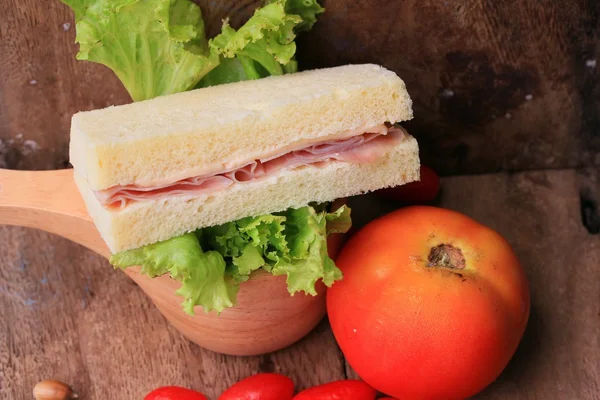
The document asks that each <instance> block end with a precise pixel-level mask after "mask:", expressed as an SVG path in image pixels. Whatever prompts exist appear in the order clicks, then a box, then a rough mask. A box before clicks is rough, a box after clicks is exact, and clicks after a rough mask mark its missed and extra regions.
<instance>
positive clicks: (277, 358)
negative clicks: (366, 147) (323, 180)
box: [0, 170, 600, 400]
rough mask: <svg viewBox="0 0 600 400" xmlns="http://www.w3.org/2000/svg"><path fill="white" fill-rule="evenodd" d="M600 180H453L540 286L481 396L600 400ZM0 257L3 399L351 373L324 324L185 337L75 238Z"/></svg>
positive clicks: (454, 205) (371, 204)
mask: <svg viewBox="0 0 600 400" xmlns="http://www.w3.org/2000/svg"><path fill="white" fill-rule="evenodd" d="M599 179H600V171H597V170H581V171H574V170H562V171H547V172H527V173H519V174H512V175H507V174H495V175H483V176H471V177H458V178H448V179H445V180H444V182H443V183H444V184H443V193H442V197H441V200H440V205H442V206H445V207H449V208H451V209H455V210H458V211H461V212H465V213H466V214H468V215H470V216H472V217H474V218H476V219H477V220H479V221H481V222H482V223H485V224H487V225H489V226H491V227H493V228H495V229H496V230H498V231H499V232H500V233H501V234H503V235H504V236H505V237H507V239H508V240H509V241H510V242H511V243H512V244H513V246H514V247H515V250H516V251H517V253H518V255H519V257H520V259H521V261H522V262H523V264H524V266H525V269H526V271H527V275H528V278H529V280H530V285H531V290H532V305H533V306H532V316H531V321H530V324H529V326H528V329H527V332H526V335H525V338H524V340H523V343H522V345H521V347H520V348H519V350H518V352H517V354H516V355H515V357H514V359H513V360H512V361H511V363H510V365H509V366H508V368H507V369H506V370H505V372H504V373H503V374H502V375H501V377H500V378H499V379H498V381H497V382H496V383H494V384H493V385H492V386H491V387H490V388H489V389H487V390H486V391H485V392H484V393H482V394H481V395H479V396H477V398H478V399H505V398H511V399H538V398H552V399H557V400H562V399H565V400H567V399H582V400H594V399H598V398H599V397H598V394H599V393H600V390H599V389H600V364H599V363H598V360H600V303H598V301H597V299H598V298H599V297H600V269H599V268H598V265H600V234H593V233H591V232H590V231H589V229H588V228H589V226H588V227H586V225H584V221H585V218H583V215H592V217H591V218H592V219H593V218H596V217H594V216H593V215H596V216H597V212H598V209H597V206H590V207H591V208H590V210H592V211H590V212H589V213H588V214H582V212H581V210H582V208H581V204H582V203H581V198H582V193H585V192H586V190H587V189H586V188H591V189H590V192H589V193H588V194H586V196H587V199H588V203H594V204H598V201H599V200H600V197H598V193H597V190H598V185H597V183H598V181H599ZM594 190H595V191H596V192H593V191H594ZM351 205H353V206H354V210H355V212H354V215H355V220H356V222H357V224H358V225H362V224H363V223H365V222H366V221H368V220H370V219H371V218H373V217H375V216H377V215H381V213H384V212H387V211H390V210H392V209H393V208H394V207H395V206H394V204H392V203H389V202H383V201H381V200H379V199H376V198H375V197H373V196H364V197H361V198H356V199H353V201H352V204H351ZM358 205H362V207H360V208H359V207H357V206H358ZM359 210H360V211H359ZM0 260H1V261H0V317H1V319H2V320H3V321H8V323H4V324H1V325H0V398H14V399H28V398H29V397H28V396H29V394H30V391H31V389H32V388H33V385H34V384H35V383H36V382H37V381H38V380H41V379H44V378H57V379H62V380H64V381H65V382H68V383H70V384H72V385H74V387H75V388H76V389H77V390H78V391H79V392H80V394H82V396H83V398H86V399H104V398H123V399H139V398H141V397H142V395H143V394H144V393H146V392H148V391H149V390H151V389H152V388H154V387H157V386H160V385H167V384H177V385H184V386H189V387H192V388H196V389H199V390H203V391H204V392H205V393H206V394H208V395H209V396H211V398H215V397H216V396H217V395H218V394H219V393H220V392H221V391H222V390H223V389H224V388H225V387H227V385H229V384H231V383H232V382H234V381H236V380H238V379H240V378H242V377H244V376H247V375H249V374H251V373H255V372H259V371H277V372H281V373H284V374H288V375H290V376H291V377H293V379H294V380H295V381H296V382H297V386H298V388H304V387H308V386H311V385H314V384H319V383H324V382H328V381H332V380H335V379H340V378H342V377H344V375H345V374H347V375H348V376H351V377H352V376H354V374H353V372H352V370H351V368H350V367H349V366H346V370H345V368H344V362H343V358H342V356H341V353H340V351H339V349H338V347H337V346H336V344H335V341H334V339H333V336H332V334H331V332H330V330H329V327H328V325H327V323H326V321H324V322H323V323H322V324H321V325H319V327H318V328H317V329H316V330H315V331H314V332H313V333H312V334H311V335H309V336H308V337H307V338H305V339H303V340H302V341H301V342H299V343H297V344H295V345H293V346H291V347H289V348H287V349H285V350H282V351H279V352H276V353H273V354H269V355H267V356H263V357H249V358H240V357H227V356H221V355H217V354H214V353H211V352H208V351H205V350H203V349H201V348H199V347H198V346H195V345H192V344H191V343H190V342H189V341H187V340H185V339H184V338H183V337H182V336H181V335H179V334H178V333H177V332H176V331H175V330H174V329H173V328H171V327H170V326H169V325H168V324H167V323H166V322H165V320H164V318H163V317H162V316H161V315H160V314H159V313H158V311H157V310H156V309H155V308H154V306H153V305H152V304H151V303H150V301H149V300H148V299H147V298H146V297H145V295H144V294H143V293H142V291H141V290H140V289H139V288H138V287H136V286H135V285H133V284H132V283H131V281H130V280H129V279H128V278H127V277H126V276H125V275H124V274H122V273H121V272H118V271H113V270H112V268H111V267H110V266H109V265H108V264H107V262H106V261H104V260H103V259H101V258H100V257H99V256H96V255H95V254H93V253H92V252H90V251H88V250H85V249H83V248H81V247H80V246H78V245H75V244H73V243H71V242H69V241H67V240H65V239H61V238H58V237H56V236H52V235H49V234H45V233H42V232H38V231H34V230H29V229H24V228H13V227H0Z"/></svg>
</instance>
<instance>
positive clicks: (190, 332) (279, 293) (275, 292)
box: [0, 169, 343, 355]
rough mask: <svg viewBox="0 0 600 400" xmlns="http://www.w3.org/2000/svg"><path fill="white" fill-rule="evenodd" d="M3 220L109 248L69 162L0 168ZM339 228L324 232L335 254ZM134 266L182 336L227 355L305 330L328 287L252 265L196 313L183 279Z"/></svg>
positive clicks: (278, 344)
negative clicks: (308, 286) (227, 297)
mask: <svg viewBox="0 0 600 400" xmlns="http://www.w3.org/2000/svg"><path fill="white" fill-rule="evenodd" d="M0 224H4V225H17V226H25V227H30V228H36V229H41V230H44V231H47V232H50V233H54V234H57V235H60V236H63V237H65V238H67V239H70V240H72V241H74V242H76V243H79V244H81V245H83V246H85V247H87V248H89V249H91V250H93V251H95V252H96V253H98V254H100V255H102V256H104V257H105V258H108V257H109V256H110V252H109V250H108V248H107V247H106V245H105V243H104V241H103V240H102V238H101V237H100V234H99V233H98V231H97V229H96V227H95V225H94V223H93V222H92V220H91V218H90V217H89V215H88V213H87V210H86V208H85V205H84V203H83V200H82V199H81V196H80V194H79V192H78V190H77V188H76V186H75V183H74V181H73V171H72V170H71V169H66V170H56V171H11V170H3V169H0ZM342 241H343V235H331V236H330V237H329V239H328V244H329V251H330V256H331V257H332V258H335V256H336V255H337V252H338V251H339V248H340V246H341V244H342ZM139 270H140V269H139V267H131V268H127V269H125V270H124V272H125V273H126V274H127V275H128V276H129V277H130V278H131V279H133V280H134V281H135V282H136V283H137V284H138V285H139V286H140V287H141V288H142V290H143V291H144V292H145V293H146V294H147V295H148V296H149V297H150V299H152V302H153V303H154V304H155V305H156V307H157V308H158V309H159V310H160V312H161V313H162V314H163V315H164V316H165V318H166V319H167V320H168V321H169V322H170V323H171V324H172V325H173V326H174V327H175V328H176V329H177V330H179V331H180V332H181V333H182V334H183V335H184V336H186V337H187V338H188V339H190V340H191V341H192V342H194V343H196V344H198V345H200V346H201V347H204V348H206V349H209V350H212V351H215V352H218V353H223V354H231V355H257V354H264V353H269V352H272V351H276V350H279V349H282V348H285V347H287V346H289V345H291V344H293V343H294V342H296V341H298V340H299V339H301V338H302V337H304V336H305V335H307V334H308V333H309V332H310V331H311V330H312V329H313V328H314V327H315V326H316V325H317V324H318V323H319V321H320V320H321V319H322V318H323V317H324V316H325V289H326V287H325V286H324V285H323V284H322V283H321V282H319V284H318V285H317V292H318V295H317V296H311V295H305V294H303V293H297V294H295V295H294V296H291V295H290V294H289V292H288V291H287V285H286V282H285V277H283V276H278V277H274V276H272V275H271V274H268V273H266V272H264V271H257V272H255V273H254V274H253V275H251V277H250V279H249V280H248V281H247V282H244V283H242V284H241V286H240V290H239V292H238V295H237V304H236V306H235V307H232V308H228V309H226V310H224V311H223V312H222V313H221V314H219V315H217V314H216V313H215V312H211V313H205V312H204V311H203V310H202V308H201V307H196V309H195V310H194V311H195V315H193V316H191V315H188V314H186V313H185V312H184V311H183V309H182V308H181V303H182V301H183V298H182V297H180V296H177V295H176V294H175V291H176V290H177V289H178V287H179V285H180V283H179V282H177V281H175V280H173V279H171V278H170V277H168V276H166V275H163V276H161V277H157V278H153V279H151V278H149V277H147V276H145V275H142V274H140V272H139Z"/></svg>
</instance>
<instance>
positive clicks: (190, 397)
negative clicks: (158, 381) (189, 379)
mask: <svg viewBox="0 0 600 400" xmlns="http://www.w3.org/2000/svg"><path fill="white" fill-rule="evenodd" d="M144 400H208V398H207V397H206V396H205V395H203V394H202V393H199V392H196V391H194V390H191V389H186V388H182V387H179V386H163V387H160V388H158V389H154V390H153V391H151V392H150V393H148V394H147V395H146V397H144Z"/></svg>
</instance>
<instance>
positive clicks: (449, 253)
mask: <svg viewBox="0 0 600 400" xmlns="http://www.w3.org/2000/svg"><path fill="white" fill-rule="evenodd" d="M428 261H429V264H427V266H428V267H439V268H449V269H464V268H465V265H466V262H465V257H464V256H463V253H462V251H461V250H460V249H459V248H458V247H454V246H452V245H450V244H440V245H438V246H436V247H434V248H432V249H431V252H430V253H429V257H428Z"/></svg>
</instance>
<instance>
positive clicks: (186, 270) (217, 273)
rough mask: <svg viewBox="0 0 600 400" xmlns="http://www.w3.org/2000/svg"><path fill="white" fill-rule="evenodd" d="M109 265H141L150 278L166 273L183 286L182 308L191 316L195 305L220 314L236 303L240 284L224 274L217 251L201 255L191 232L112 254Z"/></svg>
mask: <svg viewBox="0 0 600 400" xmlns="http://www.w3.org/2000/svg"><path fill="white" fill-rule="evenodd" d="M110 263H111V264H112V265H113V266H115V267H118V268H126V267H130V266H134V265H139V266H141V273H142V274H145V275H148V276H149V277H151V278H154V277H157V276H160V275H164V274H169V275H170V276H171V278H173V279H176V280H178V281H179V282H181V283H182V285H181V287H180V288H179V289H178V290H177V294H178V295H181V296H183V298H184V302H183V309H184V310H185V311H186V312H187V313H189V314H193V313H194V307H195V306H197V305H198V306H201V307H202V308H203V309H204V310H205V311H206V312H210V311H212V310H215V311H217V312H218V313H220V312H221V311H223V310H224V309H225V308H227V307H232V306H233V305H234V304H235V299H236V294H237V291H238V289H239V285H238V284H237V283H236V282H234V280H233V278H232V277H230V276H228V275H227V274H226V273H225V268H226V264H225V260H224V258H223V256H222V255H221V254H220V253H219V252H217V251H208V252H204V251H203V250H202V247H200V243H199V241H198V238H197V237H196V236H195V235H194V234H193V233H188V234H185V235H182V236H177V237H175V238H172V239H169V240H165V241H163V242H158V243H154V244H151V245H148V246H144V247H141V248H139V249H135V250H127V251H124V252H120V253H117V254H114V255H112V256H111V258H110Z"/></svg>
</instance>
